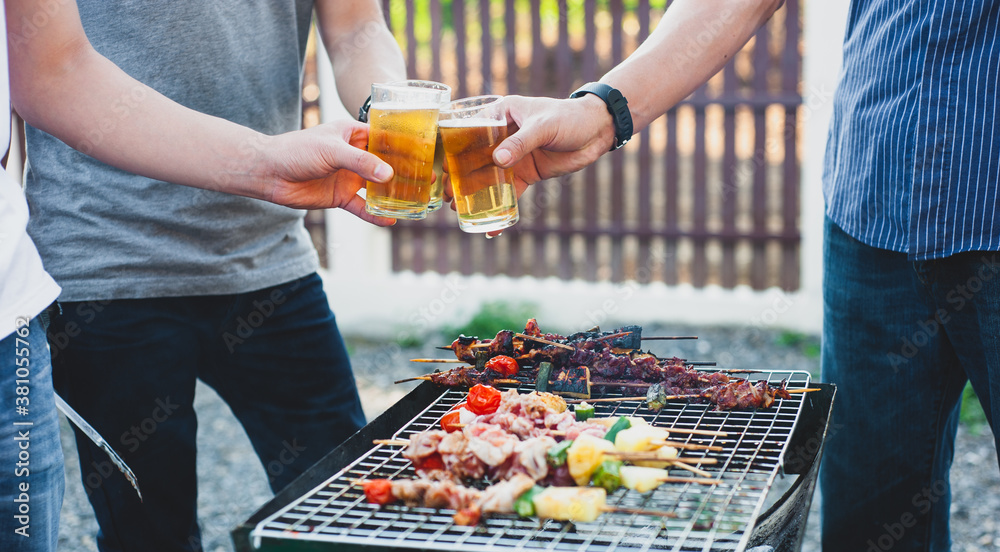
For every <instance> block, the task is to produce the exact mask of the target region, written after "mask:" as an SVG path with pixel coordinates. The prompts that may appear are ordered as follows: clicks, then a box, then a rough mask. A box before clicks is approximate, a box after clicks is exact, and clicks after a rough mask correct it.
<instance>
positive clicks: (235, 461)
mask: <svg viewBox="0 0 1000 552" xmlns="http://www.w3.org/2000/svg"><path fill="white" fill-rule="evenodd" d="M646 333H647V334H648V335H698V336H700V339H699V340H697V341H689V342H660V343H657V344H655V345H653V346H652V347H651V348H652V349H653V352H654V353H656V354H658V355H661V356H671V355H676V356H680V357H684V358H688V359H691V360H717V361H719V362H720V364H722V365H726V366H731V367H751V366H775V367H781V368H782V369H792V370H804V371H809V372H812V373H814V374H816V373H817V371H818V369H819V359H818V357H817V356H816V345H817V339H816V338H815V337H808V336H807V337H804V338H803V339H801V340H797V339H788V337H789V336H788V335H787V334H782V333H780V332H775V331H769V330H758V329H755V328H748V327H742V328H739V327H736V328H725V327H699V328H692V327H680V326H671V327H660V328H651V327H647V328H646ZM350 349H351V352H352V358H353V362H354V368H355V373H356V374H357V377H358V385H359V389H360V391H361V396H362V401H363V403H364V407H365V412H366V414H367V415H368V418H369V419H371V418H374V417H375V416H377V415H378V414H379V413H381V412H382V411H383V410H385V409H386V408H388V407H389V406H391V405H392V404H393V403H395V402H396V401H397V400H399V398H400V397H402V396H403V395H404V394H405V393H406V392H407V391H409V389H411V388H412V387H413V385H414V384H404V385H393V384H392V382H393V381H394V380H396V379H400V378H402V377H407V376H411V375H418V374H419V373H422V372H423V370H424V369H425V368H426V366H427V365H422V366H420V365H414V364H412V363H409V362H407V361H406V360H407V359H409V358H416V357H437V356H439V355H438V353H439V352H440V351H435V350H434V349H433V348H431V346H430V345H428V346H425V347H422V348H409V349H401V348H400V347H398V346H396V345H393V344H383V343H372V342H364V341H358V340H350ZM734 358H738V359H739V361H738V362H734V361H733V360H732V359H734ZM195 406H196V409H197V411H198V416H199V420H200V424H199V428H198V454H199V464H198V477H199V481H200V483H199V484H200V489H199V499H198V505H199V513H200V517H201V523H202V534H203V537H204V545H205V550H207V551H209V552H223V551H229V550H232V549H233V546H232V541H231V539H230V536H229V532H230V530H232V528H233V527H235V526H236V525H237V524H239V523H240V522H242V521H243V520H245V519H247V518H248V517H249V516H250V514H252V513H253V512H254V511H255V510H256V509H257V508H259V507H260V506H261V505H263V504H264V503H265V502H267V501H268V500H269V499H270V497H271V492H270V490H269V488H268V486H267V481H266V478H265V474H264V470H263V468H262V467H261V466H260V464H259V463H258V461H257V458H256V456H255V455H254V453H253V450H252V449H251V447H250V442H249V440H248V439H247V437H246V435H245V434H244V433H243V430H242V428H241V427H240V426H239V424H238V423H237V422H236V419H235V418H234V417H233V415H232V413H231V412H230V411H229V408H228V407H227V406H226V405H225V404H224V403H223V402H222V401H221V400H220V399H219V397H218V396H217V395H216V394H215V392H214V391H212V390H211V389H210V388H208V387H207V386H205V385H202V384H199V386H198V390H197V398H196V402H195ZM63 425H64V428H63V429H64V431H63V450H64V452H65V454H66V478H67V488H66V498H65V501H64V503H63V508H62V520H61V526H60V532H59V543H60V550H62V551H66V552H77V551H81V552H82V551H96V550H97V547H96V543H95V534H96V532H97V523H96V521H95V520H94V517H93V514H92V512H91V510H90V505H89V503H88V502H87V498H86V495H85V493H84V491H83V486H82V485H81V484H80V470H79V465H78V463H77V458H76V450H75V445H74V443H73V438H72V435H71V432H70V431H69V427H68V425H66V421H65V420H63ZM951 482H952V491H953V494H954V500H953V504H952V537H953V540H954V543H955V546H954V547H953V550H954V551H955V552H988V551H992V552H995V551H998V550H1000V518H998V515H997V512H1000V471H998V470H997V454H996V449H995V447H994V445H993V439H992V436H991V435H990V434H989V432H988V429H987V430H984V431H981V432H979V433H978V434H977V433H975V432H973V431H969V430H967V429H966V428H961V429H960V430H959V435H958V441H957V443H956V452H955V463H954V467H953V469H952V477H951ZM818 506H819V502H818V500H814V501H813V508H812V512H811V515H810V518H809V529H808V533H807V537H806V543H805V545H804V546H803V551H805V552H818V551H819V549H820V547H819V512H818ZM859 552H860V551H859Z"/></svg>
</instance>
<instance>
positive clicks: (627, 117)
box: [569, 82, 632, 151]
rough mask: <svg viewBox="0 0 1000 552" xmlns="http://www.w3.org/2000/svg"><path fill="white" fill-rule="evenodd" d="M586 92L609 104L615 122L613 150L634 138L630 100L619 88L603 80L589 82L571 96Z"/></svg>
mask: <svg viewBox="0 0 1000 552" xmlns="http://www.w3.org/2000/svg"><path fill="white" fill-rule="evenodd" d="M585 94H593V95H595V96H597V97H598V98H600V99H602V100H604V103H605V104H607V106H608V113H610V114H611V118H612V119H614V122H615V144H614V146H612V147H611V151H615V150H616V149H618V148H620V147H622V146H624V145H625V144H627V143H628V141H629V140H631V139H632V113H631V112H629V110H628V100H626V99H625V96H622V93H621V92H619V91H618V89H617V88H612V87H610V86H608V85H607V84H604V83H601V82H588V83H587V84H585V85H583V86H581V87H580V88H577V89H576V92H573V93H572V94H570V95H569V97H570V98H579V97H581V96H583V95H585Z"/></svg>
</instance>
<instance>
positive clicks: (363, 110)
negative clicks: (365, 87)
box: [358, 96, 372, 123]
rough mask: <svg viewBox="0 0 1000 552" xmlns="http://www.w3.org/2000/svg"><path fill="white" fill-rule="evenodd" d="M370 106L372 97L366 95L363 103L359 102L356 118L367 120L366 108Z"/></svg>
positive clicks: (363, 121) (362, 120)
mask: <svg viewBox="0 0 1000 552" xmlns="http://www.w3.org/2000/svg"><path fill="white" fill-rule="evenodd" d="M371 107H372V97H371V96H368V99H367V100H365V103H363V104H361V109H359V110H358V120H359V121H361V122H362V123H367V122H368V110H369V109H371Z"/></svg>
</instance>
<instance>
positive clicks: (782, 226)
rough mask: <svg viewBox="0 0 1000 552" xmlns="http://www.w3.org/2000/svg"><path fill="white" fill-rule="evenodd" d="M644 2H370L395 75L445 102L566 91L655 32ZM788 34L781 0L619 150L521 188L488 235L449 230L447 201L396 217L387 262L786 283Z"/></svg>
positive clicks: (792, 76)
mask: <svg viewBox="0 0 1000 552" xmlns="http://www.w3.org/2000/svg"><path fill="white" fill-rule="evenodd" d="M652 4H653V5H651V2H650V1H649V0H639V1H635V0H633V1H630V2H623V0H605V1H597V0H575V1H570V0H547V1H542V0H493V1H491V0H480V1H461V0H453V1H448V2H442V1H440V0H422V1H418V0H383V5H384V9H385V13H386V14H387V20H388V21H389V23H390V26H391V27H392V29H393V32H394V33H395V35H396V36H397V38H398V39H399V41H400V45H401V47H402V48H403V51H404V53H405V55H406V59H407V68H408V74H409V75H410V76H411V77H412V78H422V79H430V80H436V81H441V82H445V83H447V84H449V85H450V86H452V88H453V98H461V97H465V96H471V95H477V94H484V93H496V94H526V95H543V96H554V97H566V96H567V95H568V94H569V92H571V91H572V90H573V89H574V88H575V87H577V86H579V85H580V84H582V83H584V82H587V81H592V80H597V79H598V78H599V77H600V76H601V75H602V74H604V72H606V71H607V70H608V69H610V68H611V67H613V66H614V65H615V64H616V63H618V62H619V61H620V60H622V59H623V58H624V57H626V56H627V55H628V54H629V53H630V52H631V51H632V50H634V48H635V47H636V46H637V45H638V44H639V43H641V41H642V40H643V39H644V38H645V37H646V36H647V35H648V34H649V32H650V30H651V28H655V25H656V22H657V21H658V20H659V18H660V17H661V16H662V14H663V11H664V9H665V6H664V5H663V2H660V3H659V4H657V3H655V2H653V3H652ZM731 18H732V15H731V14H726V13H720V14H718V18H717V19H716V20H713V21H706V22H705V27H704V29H703V31H702V32H700V33H699V34H698V35H697V38H696V42H695V43H692V44H691V49H690V50H688V51H684V52H677V55H694V54H696V53H697V49H698V48H700V47H702V46H701V44H703V43H704V42H705V41H709V40H711V39H712V37H713V35H714V34H717V33H719V32H723V31H724V29H725V25H726V22H727V21H729V20H730V19H731ZM800 28H801V22H800V17H799V2H798V1H797V0H786V2H785V6H784V7H783V8H782V9H781V10H779V11H778V13H777V14H776V15H775V16H774V17H773V18H772V20H771V21H770V22H769V23H768V25H767V26H766V27H764V28H762V29H761V30H760V32H759V33H758V34H757V35H756V37H755V38H754V39H752V40H751V42H750V43H749V44H748V45H747V47H746V48H744V50H743V51H741V52H740V53H739V54H738V55H737V56H735V57H734V59H733V61H732V62H731V63H730V64H729V65H727V66H726V67H725V68H724V69H723V71H721V72H720V73H719V74H718V75H716V77H714V78H713V79H712V80H711V81H710V82H709V83H707V84H706V85H705V86H704V87H702V88H701V89H699V90H698V91H697V92H695V93H694V94H693V95H692V96H691V97H689V98H688V99H686V100H685V101H684V102H682V103H681V104H680V105H678V106H677V107H676V108H674V109H672V110H671V111H670V112H669V113H667V114H666V115H665V116H663V117H661V118H660V119H658V120H656V121H654V122H653V123H652V124H651V125H650V127H649V128H647V129H646V130H645V131H643V132H642V133H641V134H640V135H638V136H637V137H636V138H635V139H634V141H633V142H632V143H630V144H629V145H628V146H626V147H625V148H624V149H623V150H621V151H619V152H616V153H613V154H609V155H606V156H604V157H603V158H602V159H601V160H600V161H599V162H598V163H596V164H595V165H593V166H592V167H589V168H588V169H586V170H584V171H581V172H580V173H576V174H574V175H570V176H567V177H563V178H560V179H558V180H555V181H548V182H543V183H540V184H538V185H535V186H533V187H532V188H531V189H529V190H528V192H527V193H525V195H524V196H523V197H522V198H521V200H520V203H519V206H520V210H521V221H520V223H518V224H517V225H516V226H514V227H513V228H511V229H509V230H507V231H505V232H504V235H503V236H502V237H501V238H499V239H495V240H486V239H484V238H483V237H482V236H481V235H470V234H465V233H463V232H461V231H459V230H458V226H457V222H456V220H455V214H454V213H453V212H452V211H451V210H450V209H447V207H446V208H445V209H442V210H441V211H439V212H437V213H434V214H432V215H431V216H430V217H429V218H428V219H427V220H424V221H418V222H404V221H400V222H399V223H398V224H397V225H396V226H395V227H393V228H392V230H391V232H392V250H393V257H392V260H393V269H394V270H396V271H403V270H412V271H414V272H418V273H419V272H424V271H437V272H441V273H448V272H453V271H457V272H460V273H462V274H473V273H481V274H485V275H495V274H507V275H510V276H521V275H533V276H536V277H550V276H555V277H558V278H562V279H567V280H569V279H583V280H588V281H613V282H619V281H624V280H636V281H639V282H643V283H645V282H657V281H658V282H664V283H666V284H670V285H673V284H678V283H685V282H686V283H690V284H691V285H693V286H695V287H703V286H705V285H708V284H717V285H720V286H722V287H725V288H732V287H735V286H737V285H749V286H752V287H753V288H755V289H763V288H766V287H770V286H780V287H781V288H784V289H786V290H794V289H797V288H798V286H799V243H800V232H799V157H800V155H799V152H798V151H797V149H798V148H797V144H798V142H799V141H798V130H797V128H798V127H797V125H796V119H797V117H798V110H799V109H800V106H801V103H802V98H801V94H800V91H799V89H798V88H799V80H800V72H801V53H800ZM664 78H670V76H669V75H667V74H665V75H664Z"/></svg>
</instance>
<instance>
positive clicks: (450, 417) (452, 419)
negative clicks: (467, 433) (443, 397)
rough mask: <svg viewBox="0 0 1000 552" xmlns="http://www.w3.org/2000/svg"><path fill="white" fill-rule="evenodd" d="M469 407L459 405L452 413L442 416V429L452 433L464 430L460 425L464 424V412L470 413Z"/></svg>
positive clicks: (464, 404)
mask: <svg viewBox="0 0 1000 552" xmlns="http://www.w3.org/2000/svg"><path fill="white" fill-rule="evenodd" d="M468 408H469V405H468V404H466V403H462V404H459V405H458V406H456V407H455V408H454V409H453V410H452V411H451V412H449V413H447V414H445V415H444V416H441V429H443V430H445V431H447V432H448V433H451V432H452V431H458V430H459V429H462V428H461V427H460V426H459V424H461V423H462V411H463V410H464V411H466V412H468V411H469V410H468Z"/></svg>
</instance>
